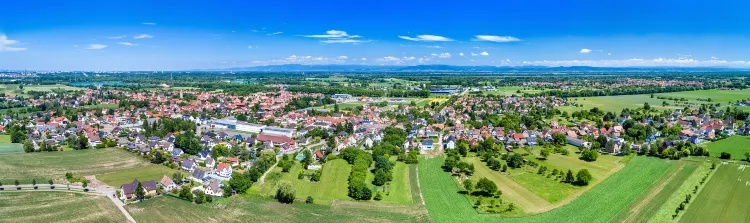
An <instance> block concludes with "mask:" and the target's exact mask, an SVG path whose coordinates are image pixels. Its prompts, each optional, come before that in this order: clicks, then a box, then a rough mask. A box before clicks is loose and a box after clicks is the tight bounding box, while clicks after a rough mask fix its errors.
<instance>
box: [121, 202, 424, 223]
mask: <svg viewBox="0 0 750 223" xmlns="http://www.w3.org/2000/svg"><path fill="white" fill-rule="evenodd" d="M298 196H299V195H298ZM126 208H127V210H128V212H130V215H131V216H133V218H134V219H135V220H136V221H137V222H140V223H147V222H159V223H161V222H172V221H174V220H175V219H180V222H196V223H206V222H237V221H241V222H430V220H429V217H428V216H427V214H426V213H425V211H424V210H423V209H420V208H419V207H418V206H415V205H388V206H384V205H379V204H373V203H362V202H337V203H334V204H333V205H332V206H329V205H319V204H304V203H295V204H291V205H289V204H281V203H278V202H277V201H276V200H266V199H258V198H245V197H237V198H234V199H232V200H231V201H229V203H228V204H227V205H226V207H225V208H223V209H218V208H215V207H212V206H211V205H210V204H204V205H196V204H192V203H190V202H186V201H183V200H179V199H176V198H170V197H156V198H154V199H150V200H147V201H145V202H141V203H136V204H133V205H128V206H126Z"/></svg>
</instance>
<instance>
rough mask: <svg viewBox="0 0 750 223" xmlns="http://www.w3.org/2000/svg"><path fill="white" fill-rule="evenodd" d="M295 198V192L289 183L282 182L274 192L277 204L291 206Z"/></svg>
mask: <svg viewBox="0 0 750 223" xmlns="http://www.w3.org/2000/svg"><path fill="white" fill-rule="evenodd" d="M295 196H296V192H295V191H294V187H292V184H291V183H289V181H285V180H283V181H280V182H279V188H278V189H277V190H276V199H277V200H279V202H281V203H285V204H291V203H293V202H294V198H295Z"/></svg>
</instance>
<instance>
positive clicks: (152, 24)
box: [141, 22, 156, 26]
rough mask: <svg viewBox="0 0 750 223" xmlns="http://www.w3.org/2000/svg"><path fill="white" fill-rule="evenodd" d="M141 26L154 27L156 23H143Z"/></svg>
mask: <svg viewBox="0 0 750 223" xmlns="http://www.w3.org/2000/svg"><path fill="white" fill-rule="evenodd" d="M141 24H143V25H149V26H155V25H156V23H153V22H144V23H141Z"/></svg>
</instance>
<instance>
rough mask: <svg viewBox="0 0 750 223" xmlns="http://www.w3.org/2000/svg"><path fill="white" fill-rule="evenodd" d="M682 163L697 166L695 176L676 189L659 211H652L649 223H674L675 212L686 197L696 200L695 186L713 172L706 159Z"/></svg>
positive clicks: (692, 175) (688, 178) (691, 176)
mask: <svg viewBox="0 0 750 223" xmlns="http://www.w3.org/2000/svg"><path fill="white" fill-rule="evenodd" d="M680 162H691V163H692V164H694V165H697V167H696V169H695V171H693V174H691V175H690V176H689V177H687V178H686V179H685V180H684V181H683V182H682V185H680V186H679V187H678V188H676V189H674V192H673V193H672V195H671V196H670V197H669V198H668V199H667V200H666V201H665V202H664V203H663V204H661V207H659V208H658V210H651V211H653V212H654V213H653V215H652V217H651V219H649V220H648V222H653V223H657V222H668V221H674V220H672V215H673V214H674V210H675V209H676V208H677V207H679V205H680V203H682V202H683V201H684V200H685V196H686V195H687V194H692V196H693V198H695V194H693V193H694V190H695V186H697V185H699V184H700V181H701V180H702V179H703V178H704V177H706V176H707V174H709V173H711V172H712V171H713V170H712V169H711V162H707V161H706V160H705V159H703V160H689V161H688V160H686V159H683V160H682V161H680ZM683 213H684V211H683Z"/></svg>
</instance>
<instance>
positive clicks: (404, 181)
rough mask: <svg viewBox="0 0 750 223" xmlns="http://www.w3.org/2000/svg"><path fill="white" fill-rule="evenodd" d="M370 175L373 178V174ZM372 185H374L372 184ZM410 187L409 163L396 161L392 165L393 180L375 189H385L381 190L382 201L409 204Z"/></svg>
mask: <svg viewBox="0 0 750 223" xmlns="http://www.w3.org/2000/svg"><path fill="white" fill-rule="evenodd" d="M372 177H373V179H374V178H375V176H374V175H373V176H372ZM370 182H372V181H370ZM373 187H375V186H374V185H373ZM385 188H387V189H385ZM411 189H412V187H411V182H410V180H409V165H408V164H405V163H403V162H396V165H395V166H394V167H393V180H392V181H391V182H389V183H388V184H387V186H383V187H376V190H380V191H385V192H383V200H382V202H386V203H393V204H411V203H412V193H411Z"/></svg>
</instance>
